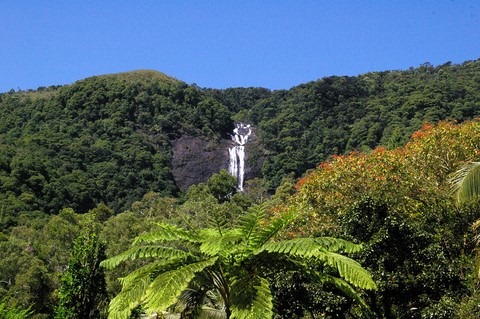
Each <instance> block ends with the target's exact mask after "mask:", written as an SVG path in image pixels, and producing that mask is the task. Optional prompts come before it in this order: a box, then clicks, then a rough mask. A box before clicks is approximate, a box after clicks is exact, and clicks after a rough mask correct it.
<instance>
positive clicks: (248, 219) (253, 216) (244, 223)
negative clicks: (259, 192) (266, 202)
mask: <svg viewBox="0 0 480 319" xmlns="http://www.w3.org/2000/svg"><path fill="white" fill-rule="evenodd" d="M264 218H265V208H264V207H263V206H260V205H259V206H257V207H255V208H252V209H251V210H250V211H249V212H247V213H246V214H244V215H243V216H242V217H241V218H240V227H239V229H240V231H241V233H242V234H243V236H244V237H245V240H246V241H247V242H248V241H249V240H250V236H252V234H255V232H256V230H257V229H258V227H259V223H260V221H261V220H262V219H264Z"/></svg>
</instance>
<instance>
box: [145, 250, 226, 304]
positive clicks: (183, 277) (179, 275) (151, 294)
mask: <svg viewBox="0 0 480 319" xmlns="http://www.w3.org/2000/svg"><path fill="white" fill-rule="evenodd" d="M216 261H217V258H210V259H207V260H204V261H200V262H196V263H192V264H188V265H185V266H183V267H179V268H176V269H174V270H171V271H167V272H164V273H162V274H160V275H159V276H157V277H156V278H155V279H154V280H153V282H152V283H151V284H150V286H149V287H148V289H147V291H146V293H145V303H144V304H145V306H146V308H147V311H148V312H153V311H162V310H165V309H167V308H168V307H170V306H171V305H173V304H174V303H175V302H176V301H177V299H178V297H179V296H180V294H181V293H182V291H184V290H185V289H186V288H187V287H188V284H189V283H190V281H191V280H192V279H193V278H194V277H195V274H196V273H198V272H201V271H202V270H204V269H205V268H207V267H210V266H212V265H214V264H215V262H216Z"/></svg>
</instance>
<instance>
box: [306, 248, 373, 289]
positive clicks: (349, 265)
mask: <svg viewBox="0 0 480 319" xmlns="http://www.w3.org/2000/svg"><path fill="white" fill-rule="evenodd" d="M315 257H317V258H318V259H320V260H322V261H324V262H325V263H326V264H327V265H329V266H330V267H333V268H335V269H337V271H338V274H339V275H340V277H342V278H343V279H345V280H346V281H347V282H348V283H350V284H352V285H353V286H355V287H358V288H363V289H367V290H375V289H377V285H376V284H375V282H374V281H373V279H372V276H371V275H370V273H369V272H368V271H367V270H366V269H365V268H363V267H362V266H361V265H360V264H359V263H358V262H356V261H355V260H353V259H351V258H348V257H346V256H343V255H340V254H337V253H333V252H329V251H326V250H325V251H320V252H318V253H317V254H315Z"/></svg>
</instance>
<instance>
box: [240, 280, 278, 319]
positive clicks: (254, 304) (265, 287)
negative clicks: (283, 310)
mask: <svg viewBox="0 0 480 319" xmlns="http://www.w3.org/2000/svg"><path fill="white" fill-rule="evenodd" d="M244 276H247V278H248V280H247V278H245V277H244ZM232 279H233V280H232V283H231V287H232V314H231V318H232V319H233V318H235V319H271V318H272V316H273V297H272V292H271V291H270V287H269V284H268V281H267V280H266V279H265V278H262V277H259V276H254V277H250V274H249V273H244V274H243V278H242V277H234V278H232Z"/></svg>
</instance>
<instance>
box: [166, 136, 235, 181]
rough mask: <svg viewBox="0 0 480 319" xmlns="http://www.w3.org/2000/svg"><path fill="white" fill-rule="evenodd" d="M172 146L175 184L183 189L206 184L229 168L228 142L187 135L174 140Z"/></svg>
mask: <svg viewBox="0 0 480 319" xmlns="http://www.w3.org/2000/svg"><path fill="white" fill-rule="evenodd" d="M172 144H173V145H172V146H173V160H172V171H173V176H174V178H175V182H176V183H177V185H178V187H180V188H181V189H186V188H188V187H189V186H190V185H193V184H198V183H203V182H206V181H207V180H208V179H209V178H210V176H212V174H214V173H218V172H219V171H220V170H221V169H227V168H228V145H229V141H227V140H224V141H221V142H220V143H214V142H211V141H208V140H205V139H202V138H200V137H193V136H188V135H186V136H182V137H181V138H179V139H176V140H174V141H173V143H172Z"/></svg>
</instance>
